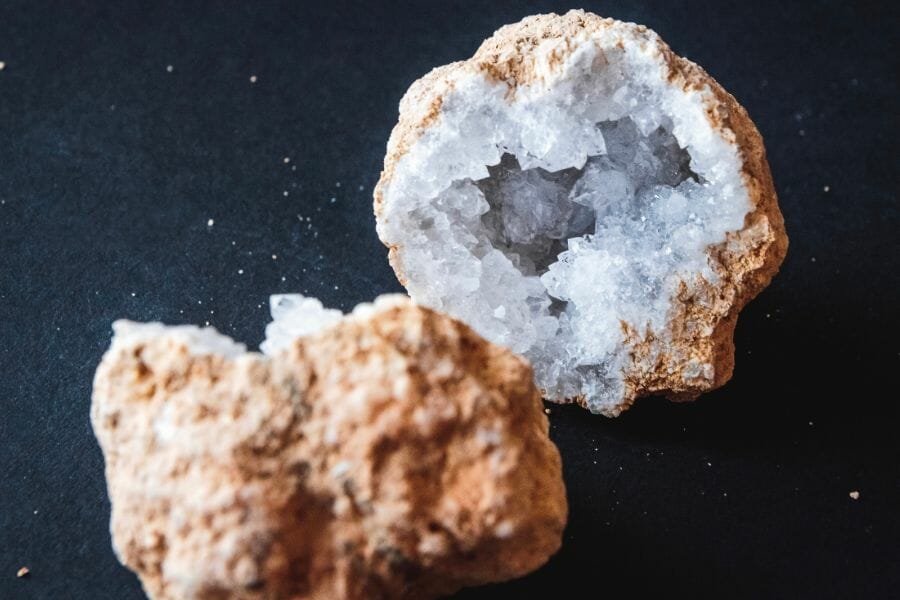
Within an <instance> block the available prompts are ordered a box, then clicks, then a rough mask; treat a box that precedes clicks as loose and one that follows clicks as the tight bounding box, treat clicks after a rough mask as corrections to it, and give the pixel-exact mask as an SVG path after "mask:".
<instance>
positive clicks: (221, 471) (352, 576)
mask: <svg viewBox="0 0 900 600" xmlns="http://www.w3.org/2000/svg"><path fill="white" fill-rule="evenodd" d="M115 330H116V335H115V336H114V338H113V343H112V346H111V348H110V349H109V351H108V352H107V353H106V355H105V356H104V357H103V360H102V362H101V364H100V366H99V367H98V369H97V373H96V378H95V381H94V394H93V404H92V409H91V420H92V423H93V427H94V431H95V433H96V435H97V438H98V440H99V442H100V445H101V448H102V449H103V453H104V456H105V459H106V476H107V482H108V488H109V495H110V499H111V502H112V519H111V530H112V538H113V545H114V547H115V550H116V553H117V555H118V557H119V559H120V560H121V561H122V563H123V564H125V565H126V566H128V567H129V568H131V569H132V570H134V571H135V572H136V573H137V574H138V575H139V576H140V579H141V582H142V584H143V586H144V589H145V590H146V592H147V593H148V595H150V596H151V597H152V598H157V599H179V600H183V599H189V598H209V599H212V598H246V599H262V598H266V599H275V598H278V599H285V598H298V599H299V598H430V597H435V596H440V595H443V594H448V593H451V592H453V591H455V590H457V589H459V588H461V587H464V586H471V585H478V584H481V583H486V582H494V581H502V580H505V579H509V578H513V577H518V576H520V575H523V574H525V573H527V572H529V571H531V570H533V569H535V568H537V567H538V566H540V565H541V564H543V563H544V562H545V561H546V560H547V559H548V557H549V556H550V555H552V554H553V553H554V552H555V551H556V550H557V548H558V547H559V545H560V540H561V535H562V530H563V527H564V525H565V521H566V510H567V509H566V500H565V489H564V486H563V482H562V476H561V465H560V457H559V453H558V451H557V450H556V447H555V446H554V445H553V443H552V442H551V441H550V439H549V437H548V422H547V419H546V417H545V415H544V413H543V412H542V404H541V399H540V394H539V393H538V391H537V389H536V388H535V387H534V385H533V383H532V372H531V369H530V367H529V366H528V364H527V363H526V362H525V361H524V360H522V359H521V358H519V357H517V356H516V355H514V354H512V353H511V352H509V351H508V350H506V349H504V348H501V347H498V346H495V345H493V344H491V343H488V342H486V341H484V340H483V339H482V338H481V337H479V336H478V335H477V334H475V333H474V332H473V331H472V330H471V329H469V328H468V327H467V326H465V325H463V324H461V323H459V322H458V321H455V320H453V319H451V318H449V317H446V316H444V315H442V314H439V313H436V312H433V311H431V310H428V309H424V308H420V307H418V306H416V305H414V304H412V303H411V302H409V301H408V300H406V299H401V298H398V297H395V298H390V299H382V300H379V301H377V302H376V303H375V305H374V306H372V305H366V307H365V308H362V309H358V310H357V311H356V312H355V313H354V314H353V315H352V316H348V317H346V318H343V319H341V320H339V321H337V322H336V323H335V324H333V325H330V326H328V327H326V328H325V329H322V330H321V331H319V332H317V333H313V334H310V335H308V336H307V337H304V338H301V339H298V340H296V341H295V342H294V343H292V344H290V345H289V346H288V347H287V348H286V349H285V350H283V351H281V352H279V353H278V354H276V355H274V356H272V357H271V358H269V357H266V356H264V355H261V354H256V353H246V352H244V351H243V348H242V347H241V346H240V345H237V344H234V343H233V342H231V341H230V339H228V338H226V337H225V336H221V335H219V334H217V333H215V332H214V330H210V329H205V330H201V329H197V328H187V327H172V328H168V327H164V326H162V325H159V324H144V325H141V324H136V323H129V322H121V321H120V322H117V324H116V326H115Z"/></svg>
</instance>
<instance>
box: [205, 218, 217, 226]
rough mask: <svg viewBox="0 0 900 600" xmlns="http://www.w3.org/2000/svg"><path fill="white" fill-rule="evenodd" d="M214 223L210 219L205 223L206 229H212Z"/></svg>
mask: <svg viewBox="0 0 900 600" xmlns="http://www.w3.org/2000/svg"><path fill="white" fill-rule="evenodd" d="M215 223H216V222H215V221H213V220H212V219H210V220H209V221H207V222H206V226H207V227H212V226H213V225H214V224H215Z"/></svg>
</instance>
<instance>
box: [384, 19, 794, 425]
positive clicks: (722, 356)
mask: <svg viewBox="0 0 900 600" xmlns="http://www.w3.org/2000/svg"><path fill="white" fill-rule="evenodd" d="M585 33H586V34H588V35H590V34H594V33H604V34H606V35H615V36H618V42H617V43H618V44H624V45H629V44H638V45H641V46H642V48H643V49H644V50H645V51H649V52H650V53H651V54H653V55H654V56H655V58H656V60H658V61H659V62H660V64H661V65H663V67H664V68H665V69H666V70H667V73H668V77H667V79H668V84H669V85H670V86H674V87H677V88H679V89H681V90H684V91H685V92H688V91H694V92H700V93H702V95H703V102H704V106H705V111H706V118H707V120H708V121H709V123H710V124H711V126H712V127H713V128H714V130H715V132H716V133H717V134H718V135H719V136H720V137H721V138H722V139H723V140H725V141H726V142H727V143H729V144H733V145H734V146H736V147H737V148H738V152H739V156H740V159H741V161H742V163H743V164H742V173H741V175H742V178H743V182H744V184H745V186H746V189H747V192H748V195H749V198H750V202H751V208H750V210H749V212H748V213H747V215H746V218H745V222H744V227H743V229H741V230H740V231H736V232H731V233H729V234H728V236H727V239H726V241H724V242H723V243H721V244H717V245H714V246H710V247H708V253H709V255H710V256H711V257H715V258H716V259H718V260H717V267H716V269H717V271H718V275H719V281H718V282H716V283H715V284H712V283H709V282H704V284H703V285H701V286H699V287H698V286H688V285H683V286H682V287H681V289H680V291H679V293H678V295H677V298H676V300H677V302H676V303H675V304H674V305H673V310H672V312H671V317H670V319H669V324H668V329H669V334H670V335H671V342H669V343H670V345H671V348H672V349H673V351H672V352H658V351H655V350H654V349H653V345H654V334H653V333H652V332H650V333H643V334H642V333H640V332H639V330H638V329H637V328H635V327H634V326H633V325H632V324H629V323H625V322H622V330H623V334H624V335H623V338H624V344H625V346H626V347H627V352H628V355H629V357H630V361H629V362H630V364H629V365H627V366H626V367H625V368H624V369H623V374H624V379H625V382H626V393H625V394H624V397H623V398H622V400H621V403H620V404H619V405H618V406H615V407H611V408H608V409H602V410H600V411H599V412H603V413H605V414H607V415H610V416H615V415H617V414H619V413H620V412H621V410H624V409H626V408H627V407H628V406H629V405H630V404H631V403H632V402H633V401H634V399H635V398H637V397H640V396H646V395H651V394H663V395H665V396H667V397H668V398H670V399H672V400H692V399H694V398H696V396H698V395H699V394H700V393H702V392H705V391H708V390H711V389H714V388H716V387H719V386H721V385H722V384H724V383H725V382H727V381H728V380H729V379H730V378H731V375H732V371H733V367H734V344H733V333H734V327H735V324H736V320H737V316H738V313H739V312H740V311H741V309H742V308H743V307H744V306H745V305H746V304H747V302H749V301H750V300H751V299H752V298H753V297H754V296H756V294H758V293H759V292H760V291H761V290H762V289H763V288H764V287H765V286H766V285H768V283H769V282H770V280H771V279H772V277H773V276H774V274H775V273H776V272H777V270H778V268H779V265H780V264H781V262H782V260H783V259H784V256H785V254H786V251H787V246H788V240H787V235H786V233H785V229H784V221H783V218H782V215H781V212H780V210H779V208H778V202H777V197H776V194H775V189H774V186H773V183H772V177H771V174H770V171H769V166H768V163H767V161H766V153H765V148H764V147H763V141H762V138H761V136H760V134H759V132H758V131H757V129H756V127H755V126H754V124H753V123H752V121H751V120H750V118H749V116H748V115H747V112H746V111H745V110H744V108H743V107H741V106H740V105H739V104H738V103H737V101H736V100H735V99H734V98H733V97H732V96H731V95H730V94H729V93H728V92H726V91H725V90H724V89H723V88H722V87H721V86H720V85H719V84H718V83H717V82H716V81H715V80H714V79H713V78H712V77H711V76H709V75H708V74H707V73H706V72H705V71H704V70H703V69H702V68H700V67H699V66H697V65H696V64H694V63H692V62H690V61H689V60H686V59H684V58H681V57H679V56H676V55H675V54H674V53H673V52H672V50H671V49H670V48H669V47H668V46H667V45H666V44H665V43H664V42H662V41H661V40H660V39H659V37H658V36H657V35H656V34H655V33H654V32H652V31H651V30H649V29H647V28H646V27H644V26H641V25H635V24H630V23H622V22H619V21H615V20H613V19H604V18H601V17H598V16H596V15H593V14H590V13H585V12H583V11H570V12H569V13H567V14H565V15H563V16H559V15H555V14H548V15H538V16H533V17H528V18H526V19H524V20H523V21H521V22H519V23H517V24H514V25H509V26H506V27H503V28H501V29H500V30H498V31H497V32H496V33H495V34H494V35H493V37H491V38H489V39H488V40H486V41H485V42H484V43H483V44H482V45H481V47H480V48H479V49H478V51H477V52H476V53H475V55H474V56H473V57H472V58H471V59H469V60H467V61H461V62H456V63H452V64H449V65H445V66H442V67H438V68H436V69H434V70H433V71H431V72H430V73H428V74H427V75H425V76H424V77H422V78H421V79H420V80H418V81H416V82H415V83H413V84H412V86H411V87H410V89H409V90H408V92H407V93H406V95H405V96H404V98H403V100H402V101H401V103H400V118H399V122H398V123H397V125H396V127H395V128H394V130H393V132H392V134H391V137H390V140H389V142H388V147H387V154H386V157H385V160H384V170H383V171H382V174H381V179H380V180H379V182H378V185H377V186H376V188H375V193H374V200H375V201H374V208H375V214H376V217H377V219H378V220H379V221H381V220H382V219H383V218H384V217H383V215H384V211H385V205H384V203H385V201H386V196H385V191H386V190H387V189H388V187H389V186H390V184H391V181H392V177H393V176H394V171H395V167H396V165H397V163H398V161H400V159H401V158H403V157H404V156H405V155H406V154H407V153H408V152H410V150H411V148H412V147H413V146H414V144H415V143H416V141H417V140H418V139H419V138H420V137H421V136H422V135H423V134H424V133H425V132H426V131H427V130H428V129H429V127H432V126H434V125H435V124H436V123H439V122H440V119H441V111H442V104H443V102H444V98H445V96H446V95H447V94H448V93H449V92H451V91H452V90H453V86H454V79H455V77H456V76H457V75H459V74H460V73H473V72H476V73H481V74H483V75H484V76H485V77H486V78H489V79H490V80H493V81H497V82H501V83H503V84H505V85H506V86H508V94H507V97H508V99H509V101H510V102H514V101H515V95H516V90H517V88H520V87H522V86H530V85H533V84H536V83H540V81H541V79H542V77H543V76H544V73H542V72H541V70H540V68H538V66H536V65H538V62H539V57H538V56H537V50H536V49H537V48H538V46H539V44H541V43H542V42H545V41H546V40H564V41H565V42H566V43H565V44H558V45H557V46H556V47H557V48H558V50H554V53H553V54H552V55H551V56H550V57H549V66H550V68H551V69H552V68H554V67H555V66H557V67H558V66H559V65H562V64H563V62H564V60H565V58H566V53H567V52H571V51H573V50H574V49H576V48H577V47H578V44H580V43H581V41H580V40H583V39H584V34H585ZM541 60H543V63H542V65H541V68H544V69H545V68H547V64H548V59H546V58H542V59H541ZM388 247H389V259H390V263H391V265H392V267H393V269H394V271H395V273H396V275H397V277H398V279H399V280H400V282H401V283H402V284H404V285H406V284H407V275H406V273H405V271H404V266H403V258H402V257H403V247H402V245H400V244H397V243H391V244H388ZM710 332H711V333H710ZM675 355H677V356H678V357H679V358H678V359H675V358H673V356H675ZM685 357H689V359H690V360H685ZM648 359H649V360H648ZM693 361H696V363H700V364H704V363H708V364H711V365H713V367H714V375H713V376H712V377H711V378H708V379H705V378H703V377H700V378H697V377H692V376H690V375H687V374H685V373H684V369H685V365H686V364H687V363H688V362H693ZM696 363H695V364H696ZM549 399H552V400H556V401H577V402H579V403H582V404H584V402H583V400H584V399H583V398H581V397H575V398H553V397H550V398H549Z"/></svg>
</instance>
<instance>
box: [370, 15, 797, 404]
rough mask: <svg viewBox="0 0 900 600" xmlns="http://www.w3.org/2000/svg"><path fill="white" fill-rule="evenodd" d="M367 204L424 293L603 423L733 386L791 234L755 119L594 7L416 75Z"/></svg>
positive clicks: (497, 39) (420, 298)
mask: <svg viewBox="0 0 900 600" xmlns="http://www.w3.org/2000/svg"><path fill="white" fill-rule="evenodd" d="M374 204H375V214H376V217H377V221H378V233H379V236H380V238H381V240H382V241H383V242H384V244H385V245H386V246H387V247H388V248H389V259H390V262H391V265H392V266H393V268H394V271H395V272H396V274H397V277H398V279H399V280H400V282H401V283H402V284H403V285H404V286H406V287H407V289H408V290H409V292H410V295H411V296H412V297H413V298H414V299H415V300H416V301H417V302H420V303H422V304H424V305H427V306H432V307H435V308H439V309H441V310H443V311H446V312H448V313H450V314H452V315H453V316H455V317H457V318H459V319H461V320H463V321H464V322H466V323H468V324H470V325H471V326H472V327H473V328H475V329H476V331H478V332H479V333H481V334H482V335H484V336H485V337H487V338H488V339H490V340H491V341H493V342H495V343H500V344H503V345H506V346H508V347H510V348H511V349H513V350H514V351H516V352H519V353H521V354H523V355H524V356H526V357H527V358H528V359H529V360H530V361H531V362H532V364H533V366H534V369H535V373H536V378H537V382H538V385H539V387H540V388H542V390H543V392H544V394H545V395H546V397H547V398H548V399H551V400H555V401H559V402H566V401H578V402H579V403H581V404H582V405H584V406H586V407H587V408H589V409H590V410H592V411H594V412H599V413H603V414H606V415H610V416H615V415H618V414H619V413H620V412H621V411H622V410H624V409H626V408H627V407H628V406H629V405H630V404H631V403H632V402H633V401H634V399H635V398H637V397H640V396H646V395H650V394H664V395H666V396H668V397H670V398H672V399H675V400H686V399H693V398H695V397H696V396H697V395H698V394H700V393H702V392H704V391H707V390H711V389H714V388H716V387H719V386H721V385H723V384H724V383H725V382H726V381H728V380H729V379H730V378H731V375H732V371H733V367H734V345H733V332H734V327H735V324H736V321H737V316H738V313H739V312H740V311H741V309H742V308H743V307H744V306H745V305H746V304H747V302H749V301H750V300H751V299H752V298H753V297H754V296H756V294H758V293H759V292H760V291H761V290H762V289H763V288H764V287H765V286H766V285H768V283H769V282H770V280H771V279H772V277H773V276H774V274H775V273H776V272H777V270H778V268H779V266H780V264H781V262H782V260H783V258H784V256H785V254H786V251H787V245H788V240H787V236H786V233H785V229H784V222H783V219H782V215H781V212H780V210H779V208H778V201H777V197H776V194H775V189H774V186H773V183H772V178H771V175H770V172H769V166H768V163H767V161H766V155H765V148H764V146H763V141H762V138H761V136H760V134H759V132H758V131H757V129H756V127H755V126H754V124H753V122H752V121H751V120H750V118H749V116H748V115H747V112H746V111H745V110H744V109H743V108H742V107H741V106H740V105H739V104H738V103H737V101H736V100H735V99H734V98H733V97H732V96H731V95H730V94H728V92H726V91H725V90H724V89H723V88H722V87H721V86H720V85H719V84H718V83H717V82H716V81H715V80H714V79H713V78H712V77H711V76H709V75H708V74H707V73H706V72H705V71H704V70H703V69H702V68H700V67H699V66H697V65H695V64H694V63H692V62H690V61H688V60H686V59H684V58H681V57H678V56H676V55H675V54H674V53H673V52H672V50H671V49H670V48H669V47H668V46H667V45H666V44H665V43H664V42H663V41H662V40H661V39H660V38H659V37H658V36H657V35H656V33H654V32H653V31H651V30H649V29H647V28H646V27H643V26H640V25H635V24H632V23H623V22H620V21H616V20H613V19H604V18H601V17H598V16H596V15H593V14H590V13H585V12H583V11H570V12H569V13H567V14H565V15H562V16H559V15H555V14H548V15H538V16H533V17H528V18H526V19H524V20H522V21H521V22H519V23H516V24H514V25H509V26H506V27H503V28H501V29H500V30H498V31H497V32H496V33H495V34H494V36H493V37H491V38H490V39H488V40H486V41H485V42H484V43H483V44H482V45H481V47H480V48H479V49H478V51H477V52H476V53H475V55H474V56H473V57H472V58H471V59H469V60H467V61H462V62H457V63H453V64H450V65H446V66H443V67H439V68H437V69H435V70H434V71H432V72H431V73H429V74H427V75H425V76H424V77H423V78H422V79H420V80H419V81H417V82H415V83H414V84H413V85H412V86H411V87H410V89H409V91H408V92H407V93H406V95H405V96H404V98H403V100H402V101H401V103H400V118H399V122H398V123H397V126H396V127H395V128H394V131H393V133H392V134H391V138H390V141H389V142H388V145H387V155H386V157H385V161H384V170H383V172H382V174H381V179H380V181H379V184H378V186H377V187H376V190H375V203H374Z"/></svg>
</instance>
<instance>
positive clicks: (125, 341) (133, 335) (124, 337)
mask: <svg viewBox="0 0 900 600" xmlns="http://www.w3.org/2000/svg"><path fill="white" fill-rule="evenodd" d="M163 336H165V337H168V338H170V339H171V340H172V341H174V342H175V343H179V344H181V345H183V346H185V347H186V348H187V349H188V350H189V351H190V352H191V353H192V354H198V355H200V354H218V355H221V356H224V357H226V358H236V357H238V356H240V355H242V354H244V353H245V352H247V347H246V346H245V345H244V344H240V343H238V342H235V341H234V340H233V339H231V338H230V337H228V336H227V335H223V334H221V333H219V332H218V331H216V330H215V328H213V327H202V328H201V327H196V326H194V325H164V324H162V323H137V322H135V321H128V320H125V319H120V320H118V321H116V322H114V323H113V338H112V347H111V350H115V349H117V348H124V347H129V346H134V345H136V344H138V343H140V342H145V341H149V340H152V339H156V338H159V337H163Z"/></svg>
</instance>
